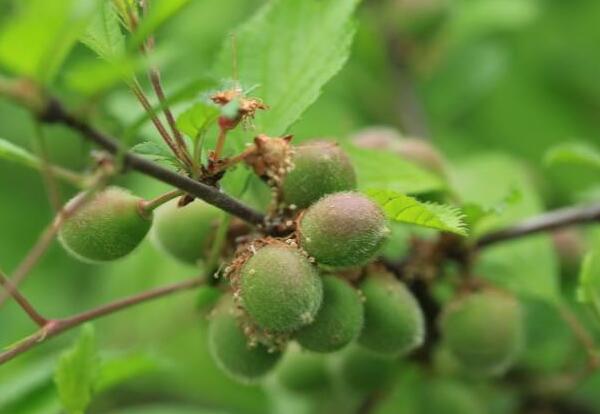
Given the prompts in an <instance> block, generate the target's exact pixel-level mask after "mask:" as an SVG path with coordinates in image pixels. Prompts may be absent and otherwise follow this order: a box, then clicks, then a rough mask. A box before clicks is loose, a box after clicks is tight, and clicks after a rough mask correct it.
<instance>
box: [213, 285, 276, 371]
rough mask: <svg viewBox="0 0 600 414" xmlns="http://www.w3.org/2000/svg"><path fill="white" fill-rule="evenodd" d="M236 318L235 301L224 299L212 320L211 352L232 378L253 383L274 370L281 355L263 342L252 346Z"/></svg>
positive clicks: (228, 298) (229, 298)
mask: <svg viewBox="0 0 600 414" xmlns="http://www.w3.org/2000/svg"><path fill="white" fill-rule="evenodd" d="M236 316H237V315H236V309H235V305H234V304H233V299H232V298H231V297H229V296H228V297H226V298H223V300H222V301H221V302H220V303H219V304H218V305H217V307H216V309H215V311H214V313H213V315H212V316H211V319H210V321H209V326H208V341H209V342H208V345H209V350H210V352H211V355H212V357H213V358H214V360H215V362H216V363H217V365H218V366H219V367H220V368H221V369H222V370H223V371H224V372H225V373H227V374H228V375H229V376H231V377H232V378H234V379H236V380H238V381H241V382H252V381H255V380H257V379H258V378H260V377H262V376H263V375H265V374H266V373H267V372H269V371H270V370H271V369H273V368H274V367H275V365H276V364H277V362H278V361H279V358H280V356H281V353H280V352H277V351H271V350H269V349H268V348H267V347H266V346H264V345H262V344H260V343H257V344H254V345H252V346H251V345H250V344H249V343H248V338H247V337H246V335H245V334H244V331H243V329H242V327H241V325H240V322H239V321H238V318H237V317H236Z"/></svg>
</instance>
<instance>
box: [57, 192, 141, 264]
mask: <svg viewBox="0 0 600 414" xmlns="http://www.w3.org/2000/svg"><path fill="white" fill-rule="evenodd" d="M74 200H75V199H72V200H71V201H70V202H69V203H72V202H74ZM141 202H142V199H141V198H139V197H136V196H134V195H133V194H131V193H130V192H129V191H127V190H125V189H123V188H118V187H109V188H107V189H106V190H104V191H102V192H99V193H98V194H96V195H94V196H93V198H92V199H91V200H89V201H88V202H87V203H86V204H84V205H83V206H82V207H81V208H79V209H78V210H77V211H76V212H75V214H73V215H72V216H70V217H69V218H67V219H66V220H65V221H64V223H63V225H62V226H61V228H60V231H59V233H58V239H59V240H60V242H61V244H62V245H63V247H64V248H65V249H66V250H67V251H68V252H69V253H71V254H72V255H73V256H75V257H77V258H79V259H81V260H83V261H87V262H104V261H109V260H115V259H119V258H121V257H123V256H126V255H127V254H129V253H131V251H132V250H133V249H135V248H136V247H137V246H138V245H139V244H140V242H141V241H142V240H143V239H144V237H145V236H146V234H147V233H148V230H150V225H151V224H152V213H148V214H144V213H143V212H142V210H141V209H140V203H141Z"/></svg>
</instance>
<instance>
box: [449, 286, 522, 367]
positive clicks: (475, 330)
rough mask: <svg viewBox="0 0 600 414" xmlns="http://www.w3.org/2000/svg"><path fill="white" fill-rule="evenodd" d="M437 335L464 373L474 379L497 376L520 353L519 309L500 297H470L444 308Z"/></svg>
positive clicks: (493, 294) (508, 298)
mask: <svg viewBox="0 0 600 414" xmlns="http://www.w3.org/2000/svg"><path fill="white" fill-rule="evenodd" d="M441 332H442V336H443V338H444V342H445V344H446V346H447V347H448V349H449V350H450V352H451V353H452V354H453V355H454V356H455V357H456V359H457V360H458V361H459V362H460V363H461V365H462V366H463V367H464V368H465V369H467V370H468V371H471V372H472V373H474V374H478V375H498V374H501V373H503V372H504V371H506V369H508V368H509V367H510V365H511V364H512V363H513V362H514V360H515V359H516V357H517V355H518V353H519V351H520V349H521V345H522V339H523V317H522V314H521V308H520V306H519V303H518V302H517V300H516V299H515V298H514V297H512V296H509V295H507V294H504V293H500V292H497V291H483V292H478V293H473V294H470V295H468V296H465V297H464V298H461V299H459V300H457V301H455V302H453V303H451V304H449V305H448V307H447V308H446V309H445V311H444V314H443V316H442V318H441Z"/></svg>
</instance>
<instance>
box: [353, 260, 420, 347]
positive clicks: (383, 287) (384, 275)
mask: <svg viewBox="0 0 600 414" xmlns="http://www.w3.org/2000/svg"><path fill="white" fill-rule="evenodd" d="M360 289H361V291H362V293H363V295H364V298H365V301H364V308H365V323H364V327H363V330H362V332H361V335H360V337H359V339H358V341H359V343H360V344H361V345H362V346H364V347H365V348H368V349H370V350H371V351H373V352H378V353H381V354H384V355H390V356H399V355H404V354H406V353H408V352H410V351H412V350H414V349H416V348H417V347H419V346H420V345H421V344H422V343H423V341H424V338H425V318H424V315H423V311H422V310H421V307H420V305H419V303H418V302H417V300H416V298H415V297H414V295H413V294H412V293H411V292H410V290H408V288H407V287H406V285H405V284H404V283H403V282H401V281H399V280H397V279H396V278H395V277H394V276H393V275H392V274H390V273H388V272H386V271H383V270H372V271H369V272H368V273H367V276H366V277H365V279H364V280H363V282H362V283H361V285H360Z"/></svg>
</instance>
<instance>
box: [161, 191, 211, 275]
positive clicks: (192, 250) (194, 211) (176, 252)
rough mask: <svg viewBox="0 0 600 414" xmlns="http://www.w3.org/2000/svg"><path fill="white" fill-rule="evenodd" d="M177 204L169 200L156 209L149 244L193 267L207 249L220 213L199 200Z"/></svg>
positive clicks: (175, 201)
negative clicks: (183, 204) (153, 244)
mask: <svg viewBox="0 0 600 414" xmlns="http://www.w3.org/2000/svg"><path fill="white" fill-rule="evenodd" d="M177 203H178V201H177V200H171V201H169V202H168V203H166V204H163V205H162V206H160V207H159V208H158V209H157V210H156V213H155V218H154V225H153V228H152V241H154V242H155V244H156V245H157V246H158V247H160V248H161V249H162V250H164V251H165V252H167V253H168V254H170V255H171V256H173V257H174V258H176V259H178V260H180V261H182V262H185V263H189V264H193V265H195V264H198V262H199V261H200V260H202V259H203V258H204V257H205V255H206V254H207V251H209V249H210V244H211V241H212V239H213V237H214V232H215V229H216V227H217V224H218V220H219V216H220V212H219V210H218V209H217V208H215V207H213V206H211V205H210V204H207V203H205V202H204V201H201V200H194V201H193V202H191V203H190V204H188V205H186V206H184V207H178V205H177Z"/></svg>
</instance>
